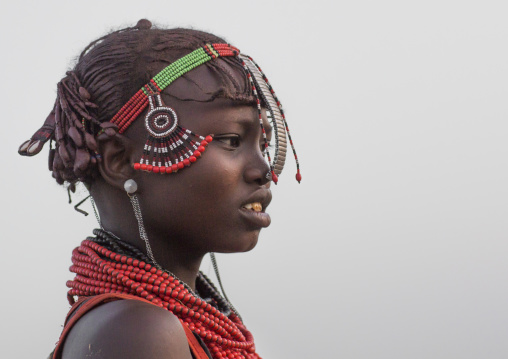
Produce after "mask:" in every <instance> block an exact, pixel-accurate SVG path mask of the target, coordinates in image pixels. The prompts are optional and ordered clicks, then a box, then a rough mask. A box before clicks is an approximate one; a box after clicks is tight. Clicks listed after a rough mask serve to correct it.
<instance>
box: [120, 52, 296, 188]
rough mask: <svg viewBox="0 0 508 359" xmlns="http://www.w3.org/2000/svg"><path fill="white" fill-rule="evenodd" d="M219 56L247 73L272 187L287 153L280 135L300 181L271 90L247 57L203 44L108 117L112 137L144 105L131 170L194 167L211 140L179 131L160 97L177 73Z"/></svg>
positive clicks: (281, 112)
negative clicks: (142, 135)
mask: <svg viewBox="0 0 508 359" xmlns="http://www.w3.org/2000/svg"><path fill="white" fill-rule="evenodd" d="M219 57H236V58H237V59H238V61H240V62H241V64H242V66H243V68H244V70H245V72H246V74H247V77H248V79H249V82H250V85H251V86H252V91H253V93H254V96H255V97H256V102H257V109H258V118H259V123H260V126H261V130H262V133H263V139H264V153H265V154H266V156H267V158H268V162H269V163H270V172H271V177H272V180H273V182H274V183H277V181H278V176H279V175H280V173H281V172H282V169H283V167H284V162H285V159H286V149H287V140H286V134H287V137H288V138H289V142H290V144H291V148H292V150H293V154H294V156H295V160H296V167H297V174H296V179H297V180H298V182H300V181H301V179H302V177H301V175H300V168H299V163H298V157H297V155H296V152H295V149H294V146H293V142H292V140H291V136H290V134H289V129H288V127H287V123H286V119H285V116H284V110H283V109H282V106H281V104H280V102H279V100H278V99H277V96H276V95H275V92H274V91H273V89H272V86H271V85H270V83H269V82H268V79H267V78H266V76H265V75H264V73H263V72H262V71H261V69H260V67H259V66H258V65H257V64H256V63H255V62H254V61H253V60H252V58H250V57H249V56H246V55H241V54H240V51H239V50H238V49H237V48H236V47H234V46H231V45H228V44H206V45H204V46H203V47H200V48H198V49H197V50H194V51H193V52H191V53H190V54H188V55H186V56H183V57H182V58H180V59H178V60H176V61H175V62H173V63H171V64H170V65H168V66H167V67H166V68H164V69H163V70H162V71H161V72H159V73H158V74H157V75H155V76H154V77H153V78H152V79H151V80H150V82H149V83H147V84H146V85H145V86H143V87H142V88H141V89H140V90H139V91H138V92H137V93H136V94H135V95H134V96H133V97H132V98H131V99H130V100H129V101H128V102H127V103H126V104H125V105H124V106H123V107H122V108H121V109H120V111H118V113H117V114H116V115H115V116H114V117H113V118H112V120H111V122H112V123H114V124H116V125H117V126H118V132H119V133H122V132H124V131H125V130H126V129H127V128H128V127H129V125H130V124H131V123H132V122H133V121H134V120H136V118H138V116H139V115H140V114H141V113H142V112H143V111H144V110H145V108H146V107H148V106H149V111H148V114H147V115H146V116H145V128H146V130H147V132H148V138H147V140H146V143H145V147H144V149H143V154H142V156H141V159H140V161H139V162H137V163H135V164H134V169H136V170H142V171H147V172H154V173H162V174H164V173H175V172H177V171H179V170H182V169H183V168H185V167H188V166H190V165H191V164H192V163H194V162H196V160H197V159H198V158H199V157H200V156H201V154H202V153H203V152H204V151H205V148H206V146H207V145H208V143H210V142H211V141H212V140H213V136H212V135H208V136H206V137H203V136H200V135H197V134H195V133H193V132H192V131H190V130H188V129H186V128H184V127H181V126H180V125H179V123H178V116H177V114H176V112H175V110H174V109H172V108H171V107H168V106H166V105H165V104H164V103H163V102H162V98H161V96H160V93H161V92H162V91H163V90H164V89H165V88H166V87H167V86H169V85H170V84H171V83H172V82H173V81H175V80H176V79H177V78H179V77H180V76H182V75H183V74H185V73H187V72H189V71H191V70H192V69H194V68H196V67H198V66H200V65H202V64H204V63H205V62H208V61H211V60H213V59H217V58H219ZM261 99H263V102H264V104H265V106H266V108H267V117H268V120H269V121H270V122H271V125H272V126H273V131H274V134H275V136H274V137H275V154H274V157H273V161H272V159H271V156H270V153H269V151H268V141H267V139H266V132H265V129H264V126H263V120H262V115H261V114H262V108H261Z"/></svg>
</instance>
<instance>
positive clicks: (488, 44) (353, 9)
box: [0, 0, 508, 359]
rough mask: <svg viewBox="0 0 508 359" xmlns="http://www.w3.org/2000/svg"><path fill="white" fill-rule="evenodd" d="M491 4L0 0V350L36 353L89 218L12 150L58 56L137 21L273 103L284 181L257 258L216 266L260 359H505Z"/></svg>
mask: <svg viewBox="0 0 508 359" xmlns="http://www.w3.org/2000/svg"><path fill="white" fill-rule="evenodd" d="M505 4H506V2H504V1H497V2H496V1H446V0H445V1H443V0H442V1H425V2H424V1H420V2H413V1H348V2H332V1H329V2H327V1H321V0H317V1H307V2H299V1H292V2H289V1H287V2H283V1H201V0H196V1H189V2H184V1H150V2H148V1H114V2H113V1H106V0H103V1H94V0H89V1H81V2H77V1H72V2H70V1H49V2H47V1H46V2H43V1H20V2H15V3H14V2H11V3H10V4H9V5H8V6H7V5H4V8H3V9H2V12H1V14H0V18H1V22H0V24H1V25H0V26H1V31H0V36H1V43H2V55H1V56H0V61H1V66H0V69H1V71H2V73H1V79H2V86H1V98H2V100H1V101H2V102H1V104H2V113H3V120H2V131H1V132H0V136H1V141H0V146H1V153H2V168H3V169H2V174H3V175H2V196H1V198H2V215H1V225H2V246H1V248H2V252H1V253H2V254H1V258H2V260H1V261H0V263H1V264H0V266H1V273H2V285H1V294H2V302H1V303H2V305H1V306H0V308H1V309H0V311H1V312H0V314H1V319H2V320H1V324H0V325H1V327H2V344H1V348H2V352H3V353H4V354H3V355H2V356H3V357H9V358H27V359H28V358H45V356H46V355H47V354H48V353H49V352H50V351H51V350H52V348H53V345H54V343H55V342H56V340H57V337H58V335H59V333H60V331H61V324H62V322H63V319H64V316H65V314H66V312H67V309H68V305H67V300H66V290H67V288H66V287H65V281H66V280H68V279H70V278H71V277H72V275H71V274H70V273H69V272H68V271H67V268H68V267H69V265H70V255H71V250H72V249H73V248H74V247H75V246H77V245H78V244H79V242H80V241H81V240H82V239H84V238H85V237H86V236H87V235H89V234H90V233H91V229H92V228H94V226H96V224H95V220H94V218H93V216H89V217H86V218H85V217H83V216H82V215H80V214H79V213H77V212H75V211H74V210H73V209H72V206H71V205H68V204H67V194H66V191H65V190H64V189H62V188H59V187H58V186H57V184H56V182H54V181H53V180H52V178H51V177H50V173H49V172H48V171H47V149H45V150H44V151H43V153H42V154H41V155H39V156H37V157H35V158H22V157H19V156H18V155H17V153H16V151H17V148H18V146H19V144H21V142H23V141H24V140H26V139H28V138H29V136H31V134H32V133H33V132H34V131H35V130H36V129H37V128H38V127H39V126H40V125H41V124H42V122H43V121H44V119H45V117H46V115H47V114H48V113H49V111H50V110H51V107H52V104H53V102H54V99H55V90H56V83H57V82H58V81H59V80H60V79H61V78H62V76H63V75H64V73H65V71H66V70H67V69H68V68H69V66H70V65H71V64H72V61H73V59H74V57H75V56H77V55H78V54H79V53H80V52H81V50H82V49H83V48H84V47H85V46H86V45H87V44H88V43H89V42H90V41H92V40H93V39H95V38H97V37H99V36H101V35H103V34H104V33H105V32H107V31H109V30H110V29H116V28H120V27H124V26H128V25H133V24H135V23H136V21H137V20H138V19H140V18H143V17H146V18H148V19H150V20H152V21H154V22H156V23H158V24H161V25H167V26H170V27H173V26H192V27H195V28H197V29H202V30H205V31H210V32H213V33H215V34H217V35H220V36H224V37H225V38H226V39H227V40H228V41H230V42H231V43H232V44H234V45H236V46H237V47H239V48H240V49H241V50H242V51H243V52H245V53H248V54H250V55H251V56H253V57H254V59H256V61H257V62H258V63H260V65H261V66H262V68H263V69H264V70H265V71H266V73H267V75H268V77H269V78H270V80H271V82H272V84H273V85H274V87H275V89H276V91H277V93H278V94H279V96H280V98H281V100H282V102H283V104H284V106H285V108H286V111H287V116H288V119H289V125H290V128H291V131H292V133H293V135H294V140H295V143H296V146H297V151H298V153H299V157H300V159H301V164H302V165H301V167H302V175H303V181H302V184H301V185H297V184H296V182H295V181H294V179H293V178H294V172H295V167H294V164H293V162H292V161H291V160H289V161H288V166H287V167H286V169H285V171H284V173H283V175H282V176H281V178H280V182H279V186H277V187H276V188H274V190H273V192H274V201H273V202H272V205H271V206H270V208H269V212H270V214H271V215H272V219H273V222H272V226H271V227H270V228H268V229H267V230H263V231H262V233H261V238H260V242H259V245H258V246H257V248H256V249H255V250H254V251H252V252H250V253H246V254H236V255H218V259H219V264H220V268H221V272H222V276H223V280H224V282H225V286H226V289H227V292H228V295H229V297H230V298H231V299H232V301H233V303H234V304H235V306H236V307H237V308H238V309H239V310H240V312H241V313H242V315H243V317H244V319H245V322H246V324H247V326H248V328H249V329H251V330H252V332H253V334H254V337H255V339H256V343H257V348H258V352H259V353H260V354H261V355H262V356H263V357H264V358H267V359H268V358H325V357H326V358H348V359H349V358H351V359H360V358H362V359H363V358H390V359H394V358H400V359H406V358H415V359H417V358H446V359H449V358H461V359H462V358H482V359H483V358H507V357H508V341H507V340H506V338H507V336H508V309H507V299H508V289H507V285H506V283H507V278H506V277H507V273H508V271H507V270H508V261H507V250H508V244H507V241H506V233H507V229H508V228H507V227H508V225H507V220H506V217H507V215H508V201H507V199H508V190H507V182H508V170H507V158H508V145H507V141H506V137H507V131H508V124H507V116H508V107H507V95H508V50H507V39H508V21H507V15H508V11H507V10H508V8H507V6H506V5H505ZM84 196H85V193H83V192H82V193H80V194H79V195H77V196H75V202H74V203H76V202H77V201H78V200H79V199H80V198H83V197H84ZM86 208H90V207H89V205H88V204H87V205H86V206H85V209H86ZM203 270H204V271H205V272H208V273H212V271H211V267H210V265H209V263H208V262H206V263H204V265H203ZM140 330H142V329H140Z"/></svg>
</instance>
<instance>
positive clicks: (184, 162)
mask: <svg viewBox="0 0 508 359" xmlns="http://www.w3.org/2000/svg"><path fill="white" fill-rule="evenodd" d="M183 164H184V165H186V166H190V161H189V160H188V159H187V158H186V159H184V160H183Z"/></svg>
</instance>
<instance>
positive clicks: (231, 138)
mask: <svg viewBox="0 0 508 359" xmlns="http://www.w3.org/2000/svg"><path fill="white" fill-rule="evenodd" d="M214 140H217V141H220V142H222V143H224V144H225V145H226V146H228V147H231V148H238V147H240V136H239V135H235V134H226V135H215V136H214Z"/></svg>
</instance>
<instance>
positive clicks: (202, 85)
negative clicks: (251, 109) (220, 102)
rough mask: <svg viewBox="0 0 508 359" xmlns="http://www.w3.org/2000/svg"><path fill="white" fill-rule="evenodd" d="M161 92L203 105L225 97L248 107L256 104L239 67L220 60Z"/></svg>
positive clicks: (196, 70)
mask: <svg viewBox="0 0 508 359" xmlns="http://www.w3.org/2000/svg"><path fill="white" fill-rule="evenodd" d="M163 92H164V93H166V94H169V95H170V96H172V97H174V98H177V99H181V100H187V101H190V100H193V101H197V102H206V101H211V100H213V99H214V98H217V97H224V98H230V99H232V100H242V101H241V102H245V103H248V104H255V103H256V99H255V97H254V95H253V94H252V91H251V87H250V85H249V82H248V79H247V75H246V74H245V72H244V70H243V68H242V67H241V65H240V64H234V63H231V62H228V61H225V60H223V59H217V60H214V61H211V62H209V63H207V64H204V65H201V66H198V67H196V68H194V69H193V70H191V71H189V72H188V73H186V74H185V75H183V76H181V77H179V78H178V79H176V80H175V81H174V82H173V83H172V84H171V85H169V86H168V87H167V88H166V89H165V90H164V91H163Z"/></svg>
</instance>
